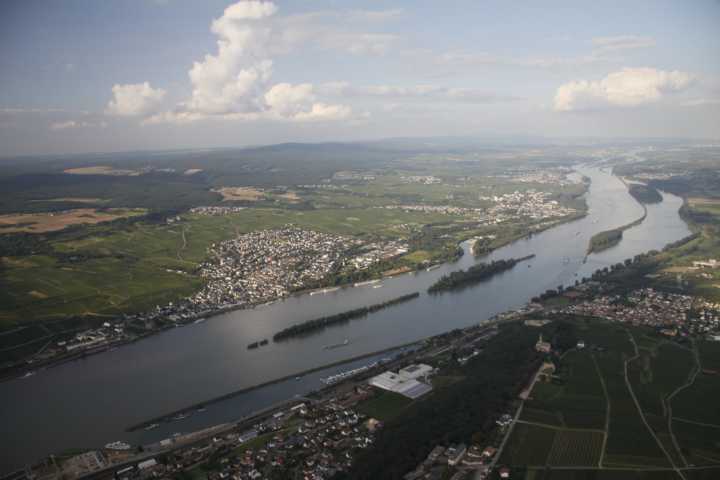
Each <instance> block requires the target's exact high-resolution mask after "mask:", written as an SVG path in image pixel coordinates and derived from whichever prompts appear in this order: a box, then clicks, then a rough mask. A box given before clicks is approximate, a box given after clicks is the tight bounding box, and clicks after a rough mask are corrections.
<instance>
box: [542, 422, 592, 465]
mask: <svg viewBox="0 0 720 480" xmlns="http://www.w3.org/2000/svg"><path fill="white" fill-rule="evenodd" d="M602 442H603V434H602V433H600V432H582V431H570V430H563V431H560V432H558V433H557V434H556V435H555V440H554V441H553V445H552V448H551V449H550V455H549V456H548V461H547V462H548V465H551V466H555V467H557V466H577V467H592V466H596V465H597V464H598V462H599V461H600V452H601V450H602Z"/></svg>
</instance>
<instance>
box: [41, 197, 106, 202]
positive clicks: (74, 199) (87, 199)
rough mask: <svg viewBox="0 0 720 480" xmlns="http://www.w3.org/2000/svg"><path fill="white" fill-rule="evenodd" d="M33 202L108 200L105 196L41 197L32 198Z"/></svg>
mask: <svg viewBox="0 0 720 480" xmlns="http://www.w3.org/2000/svg"><path fill="white" fill-rule="evenodd" d="M32 201H33V202H58V203H62V202H69V203H107V202H109V201H110V200H108V199H105V198H93V197H63V198H41V199H38V200H32Z"/></svg>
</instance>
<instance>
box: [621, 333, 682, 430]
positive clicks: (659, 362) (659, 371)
mask: <svg viewBox="0 0 720 480" xmlns="http://www.w3.org/2000/svg"><path fill="white" fill-rule="evenodd" d="M629 367H630V370H629V372H628V373H629V375H630V381H631V382H632V386H633V391H634V392H635V395H636V396H637V397H638V401H639V402H640V405H641V406H642V409H643V412H645V413H646V414H647V413H652V414H654V415H658V416H661V417H662V416H664V414H665V411H664V406H663V401H664V399H665V398H666V397H667V396H668V395H670V394H671V393H672V392H673V391H674V390H675V389H677V388H678V387H680V386H682V385H683V384H684V383H685V382H686V381H687V379H688V377H689V375H690V374H691V373H692V371H693V369H694V368H695V359H694V356H693V353H692V352H691V351H690V350H688V349H686V348H683V347H681V346H678V345H676V344H672V343H666V344H664V345H662V346H660V347H659V348H658V349H657V350H655V351H647V350H641V351H640V358H638V359H637V360H635V361H634V362H632V363H631V364H630V366H629Z"/></svg>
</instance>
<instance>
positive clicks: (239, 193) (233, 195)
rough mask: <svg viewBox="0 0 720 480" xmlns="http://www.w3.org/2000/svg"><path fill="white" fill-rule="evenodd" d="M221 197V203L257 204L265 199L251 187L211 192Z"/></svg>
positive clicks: (225, 188)
mask: <svg viewBox="0 0 720 480" xmlns="http://www.w3.org/2000/svg"><path fill="white" fill-rule="evenodd" d="M213 192H217V193H219V194H220V195H222V197H223V202H257V201H258V200H262V199H263V198H264V197H265V193H264V192H263V191H262V190H259V189H257V188H253V187H220V188H218V189H215V190H213Z"/></svg>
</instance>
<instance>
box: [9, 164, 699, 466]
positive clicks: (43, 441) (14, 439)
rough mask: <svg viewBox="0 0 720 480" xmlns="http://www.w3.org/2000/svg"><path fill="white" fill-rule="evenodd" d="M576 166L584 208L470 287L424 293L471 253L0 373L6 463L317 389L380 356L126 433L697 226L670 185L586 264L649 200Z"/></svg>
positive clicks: (522, 296) (185, 427)
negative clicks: (330, 319)
mask: <svg viewBox="0 0 720 480" xmlns="http://www.w3.org/2000/svg"><path fill="white" fill-rule="evenodd" d="M578 171H579V173H581V174H583V175H586V176H588V177H589V178H590V179H591V181H592V182H591V185H590V190H589V192H588V193H587V195H586V200H587V202H588V207H589V213H588V215H587V216H586V217H584V218H582V219H579V220H576V221H573V222H570V223H566V224H563V225H560V226H558V227H555V228H552V229H550V230H547V231H545V232H542V233H539V234H536V235H534V236H532V237H531V238H528V239H523V240H520V241H517V242H515V243H512V244H510V245H507V246H505V247H503V248H500V249H498V250H496V251H494V252H493V253H491V254H490V255H488V256H487V257H484V258H483V259H482V261H489V260H494V259H501V258H509V257H522V256H525V255H528V254H531V253H534V254H535V255H536V257H535V258H533V259H532V260H529V261H527V262H523V263H520V264H518V266H516V267H515V268H514V269H512V270H510V271H507V272H504V273H502V274H500V275H497V276H495V277H493V278H492V279H491V280H490V281H487V282H484V283H481V284H478V285H476V286H474V287H471V288H467V289H464V290H461V291H457V292H450V293H445V294H442V295H434V296H432V295H428V294H427V293H426V290H427V288H428V287H429V286H430V285H431V284H432V283H434V282H435V281H436V280H437V279H438V278H439V277H440V276H442V275H444V274H446V273H448V272H451V271H454V270H457V269H460V268H467V267H468V266H470V265H472V264H473V263H475V262H476V260H475V259H474V258H473V257H472V255H470V254H466V255H465V256H463V257H462V258H461V259H460V260H459V261H457V262H455V263H452V264H445V265H442V266H441V267H439V268H436V269H434V270H431V271H429V272H428V271H422V272H419V273H411V274H405V275H401V276H398V277H395V278H392V279H386V280H383V282H382V283H381V285H382V287H381V288H373V287H374V285H368V286H363V287H354V288H344V289H341V290H337V291H335V292H332V293H326V294H318V295H312V296H311V295H301V296H297V297H291V298H288V299H286V300H283V301H279V302H276V303H274V304H271V305H266V306H261V307H258V308H255V309H251V310H240V311H234V312H228V313H225V314H222V315H218V316H216V317H213V318H212V319H209V320H208V321H206V322H203V323H199V324H191V325H188V326H185V327H183V328H176V329H173V330H170V331H167V332H164V333H162V334H159V335H155V336H152V337H149V338H147V339H144V340H142V341H139V342H136V343H133V344H130V345H126V346H123V347H121V348H118V349H116V350H113V351H108V352H105V353H102V354H99V355H96V356H92V357H89V358H87V359H83V360H77V361H73V362H70V363H67V364H63V365H60V366H57V367H55V368H51V369H48V370H44V371H40V372H37V374H36V375H34V376H32V377H28V378H24V379H16V380H12V381H9V382H4V383H2V384H0V426H2V438H4V439H5V441H4V442H3V444H4V445H3V446H2V448H0V472H7V471H10V470H13V469H17V468H20V467H22V466H24V465H26V464H28V463H31V462H33V461H36V460H38V459H40V458H42V457H44V456H46V455H48V454H50V453H57V452H59V451H62V450H64V449H68V448H83V447H97V446H101V445H104V444H105V443H107V442H110V441H115V440H125V441H129V442H132V443H135V444H140V443H148V442H151V441H158V440H160V439H162V438H166V437H168V436H169V435H170V434H172V433H173V432H178V431H181V432H187V431H190V430H193V429H198V428H202V427H205V426H208V425H211V424H215V423H221V422H227V421H232V420H234V419H237V418H239V417H241V416H243V415H245V414H247V413H249V412H251V411H253V410H257V409H259V408H262V407H264V406H266V405H268V404H271V403H274V402H278V401H280V400H284V399H288V398H292V397H293V396H294V395H300V394H303V393H307V392H308V391H310V390H313V389H316V388H318V387H320V386H321V384H320V382H319V378H321V377H322V376H325V375H327V374H328V373H334V372H337V371H341V370H345V369H347V368H351V367H352V366H358V365H362V364H365V363H368V362H369V361H372V360H373V359H372V358H369V359H365V360H358V361H356V362H354V363H353V364H352V365H350V366H348V365H342V366H336V367H333V368H331V369H328V370H326V371H320V372H315V373H313V374H312V375H307V376H304V377H302V378H301V379H299V380H295V379H291V380H288V381H284V382H280V383H277V384H274V385H271V386H268V387H264V388H261V389H258V390H255V391H252V392H250V393H246V394H242V395H239V396H237V397H234V398H232V399H229V400H226V401H223V402H220V403H217V404H213V405H210V406H208V408H207V410H206V411H204V412H202V413H198V414H196V415H193V416H191V417H189V418H187V419H185V420H182V421H178V422H172V423H170V424H163V425H162V426H161V427H159V428H157V429H155V430H151V431H140V432H134V433H127V432H125V429H126V428H127V427H128V426H130V425H133V424H136V423H139V422H142V421H145V420H147V419H149V418H152V417H156V416H159V415H162V414H165V413H167V412H170V411H174V410H178V409H181V408H184V407H186V406H188V405H191V404H195V403H199V402H203V401H205V400H207V399H209V398H213V397H217V396H221V395H224V394H226V393H228V392H231V391H234V390H237V389H240V388H244V387H247V386H251V385H255V384H258V383H262V382H265V381H268V380H272V379H274V378H280V377H284V376H286V375H293V374H294V373H296V372H300V371H303V370H306V369H310V368H315V367H318V366H321V365H326V364H330V363H332V362H337V361H339V360H343V359H347V358H352V357H356V356H358V355H362V354H366V353H369V352H374V351H379V350H382V349H385V348H389V347H392V346H395V345H399V344H404V343H407V342H410V341H413V340H418V339H421V338H424V337H428V336H431V335H435V334H439V333H442V332H445V331H448V330H451V329H453V328H460V327H466V326H469V325H472V324H477V323H479V322H482V321H484V320H486V319H488V318H490V317H492V316H493V315H495V314H497V313H500V312H503V311H506V310H509V309H512V308H517V307H519V306H522V305H524V304H525V303H527V301H528V300H529V299H530V298H531V297H533V296H534V295H537V294H539V293H541V292H543V291H545V290H547V289H548V288H555V287H557V286H558V285H560V284H563V285H566V286H567V285H570V284H572V283H574V282H575V280H576V279H580V278H582V277H583V276H589V275H590V274H591V273H592V272H593V271H595V270H596V269H598V268H602V267H604V266H608V265H611V264H614V263H617V262H620V261H622V260H624V259H626V258H629V257H633V256H634V255H636V254H638V253H642V252H646V251H648V250H651V249H660V248H662V247H663V246H664V245H666V244H668V243H670V242H673V241H676V240H679V239H680V238H683V237H685V236H686V235H688V234H689V233H690V232H689V230H688V228H687V226H686V225H685V223H684V222H683V221H682V219H681V218H680V217H679V215H678V209H679V208H680V206H681V205H682V199H680V198H679V197H676V196H674V195H670V194H663V202H662V203H659V204H654V205H649V206H648V215H647V218H646V219H645V221H644V222H643V223H642V224H640V225H639V226H636V227H633V228H631V229H629V230H627V231H626V232H625V233H624V236H623V239H622V241H621V242H620V243H619V244H618V245H616V246H614V247H612V248H610V249H608V250H605V251H603V252H600V253H598V254H593V255H590V256H589V257H588V259H587V262H586V263H583V258H584V257H585V251H586V248H587V245H588V241H589V239H590V237H591V236H592V235H593V234H594V233H597V232H599V231H602V230H607V229H609V228H615V227H618V226H621V225H624V224H626V223H629V222H630V221H632V220H634V219H636V218H638V217H640V216H641V215H642V207H641V206H640V205H639V204H638V203H637V202H636V201H635V200H634V199H633V198H632V197H631V196H630V195H629V194H628V193H627V189H626V187H625V186H624V185H623V184H622V182H620V180H619V179H617V178H616V177H614V176H612V175H610V174H609V173H607V172H605V171H601V170H598V169H596V168H591V167H579V168H578ZM466 248H467V246H466ZM414 291H419V292H421V295H420V297H419V298H418V299H416V300H413V301H411V302H408V303H405V304H401V305H398V306H394V307H391V308H388V309H385V310H382V311H380V312H378V313H375V314H372V315H370V316H368V317H366V318H363V319H359V320H354V321H351V322H349V323H346V324H342V325H340V326H334V327H331V328H327V329H326V330H324V331H322V332H320V333H318V334H317V335H312V336H308V337H304V338H296V339H290V340H287V341H283V342H280V343H273V342H270V344H269V345H267V346H265V347H261V348H258V349H254V350H248V349H247V348H246V346H247V344H248V343H250V342H253V341H256V340H260V339H263V338H271V337H272V335H273V333H275V332H277V331H279V330H281V329H283V328H285V327H287V326H288V325H291V324H294V323H298V322H302V321H305V320H309V319H312V318H316V317H319V316H323V315H330V314H333V313H338V312H342V311H345V310H349V309H352V308H356V307H361V306H365V305H370V304H374V303H379V302H382V301H385V300H388V299H391V298H394V297H397V296H400V295H403V294H406V293H411V292H414ZM346 338H347V339H348V340H349V345H347V346H345V347H342V348H335V349H329V350H328V349H324V348H323V346H325V345H329V344H335V343H339V342H342V341H343V340H344V339H346Z"/></svg>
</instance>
